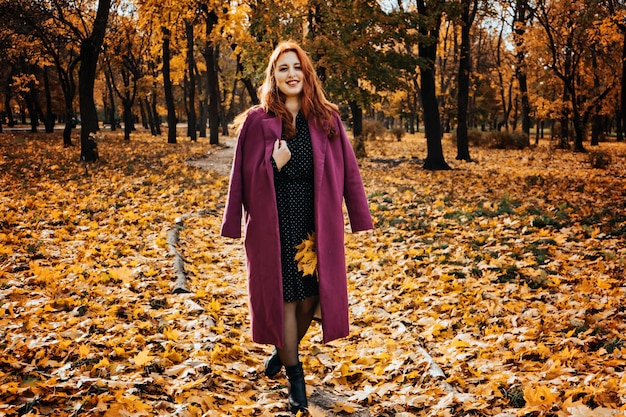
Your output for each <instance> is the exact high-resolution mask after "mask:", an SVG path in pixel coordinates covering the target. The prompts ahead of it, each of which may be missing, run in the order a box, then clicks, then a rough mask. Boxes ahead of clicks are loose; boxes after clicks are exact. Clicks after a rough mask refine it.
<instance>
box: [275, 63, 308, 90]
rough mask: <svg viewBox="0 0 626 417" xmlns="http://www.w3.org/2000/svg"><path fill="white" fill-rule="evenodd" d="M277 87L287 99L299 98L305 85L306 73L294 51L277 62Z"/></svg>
mask: <svg viewBox="0 0 626 417" xmlns="http://www.w3.org/2000/svg"><path fill="white" fill-rule="evenodd" d="M274 79H275V80H276V87H278V90H280V92H281V93H283V94H284V95H285V97H287V98H295V97H299V96H300V94H301V93H302V85H303V84H304V73H303V72H302V65H301V63H300V59H299V58H298V54H296V53H295V52H294V51H287V52H285V53H283V54H282V55H281V56H280V57H278V59H277V60H276V66H275V67H274Z"/></svg>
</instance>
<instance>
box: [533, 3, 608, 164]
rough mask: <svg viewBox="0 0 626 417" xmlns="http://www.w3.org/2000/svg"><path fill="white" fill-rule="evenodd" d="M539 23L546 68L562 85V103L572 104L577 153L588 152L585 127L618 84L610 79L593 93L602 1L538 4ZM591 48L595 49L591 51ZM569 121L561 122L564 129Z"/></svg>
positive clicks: (570, 106) (570, 109)
mask: <svg viewBox="0 0 626 417" xmlns="http://www.w3.org/2000/svg"><path fill="white" fill-rule="evenodd" d="M535 13H536V16H537V20H538V21H539V23H540V27H541V29H542V30H543V35H544V39H543V42H544V45H545V47H546V48H547V52H548V54H549V55H548V60H547V65H546V66H547V67H548V68H549V69H550V70H551V71H552V72H553V73H554V74H555V76H556V77H558V79H559V80H561V82H562V84H563V101H564V102H567V103H568V105H569V109H568V110H569V111H571V114H572V122H573V127H574V131H575V134H576V137H575V141H574V150H575V151H578V152H582V151H585V147H584V144H583V142H584V139H585V129H586V124H587V122H588V120H589V117H590V114H591V113H592V111H593V109H594V108H596V105H597V104H598V103H599V102H600V101H601V100H602V99H604V97H606V96H607V95H608V93H609V92H610V90H611V88H612V87H613V85H614V84H615V80H614V79H611V78H608V79H606V80H605V82H604V85H603V86H601V87H600V90H599V91H594V88H593V82H592V80H591V79H590V78H591V77H590V76H589V74H590V73H591V72H592V70H591V68H592V66H593V64H592V63H591V62H592V57H591V53H590V50H591V49H592V48H597V47H599V45H598V43H597V39H595V38H594V37H593V30H592V27H593V25H594V24H595V23H596V22H597V18H598V17H599V16H602V9H601V7H600V3H599V1H597V0H595V1H592V2H588V1H586V2H583V1H581V0H571V1H568V2H560V3H552V2H550V3H548V2H547V1H545V0H541V1H538V2H537V8H536V12H535ZM590 47H592V48H590ZM565 127H566V122H565V121H564V122H562V128H565Z"/></svg>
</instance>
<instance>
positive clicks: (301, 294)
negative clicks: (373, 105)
mask: <svg viewBox="0 0 626 417" xmlns="http://www.w3.org/2000/svg"><path fill="white" fill-rule="evenodd" d="M260 96H261V104H260V105H259V106H255V107H252V108H251V109H249V110H248V111H247V112H245V113H244V114H243V115H242V118H244V121H243V124H242V126H241V128H240V130H239V135H238V139H237V147H236V150H235V157H234V161H233V166H232V171H231V178H230V186H229V191H228V200H227V202H226V208H225V212H224V218H223V223H222V230H221V234H222V235H223V236H228V237H233V238H239V237H241V217H242V214H243V215H244V220H245V242H244V245H245V249H246V263H247V272H248V293H249V306H250V317H251V326H252V339H253V340H254V341H255V342H257V343H267V344H272V345H274V346H275V349H274V353H273V354H272V356H271V357H270V358H269V359H268V361H267V362H266V368H265V373H266V375H268V376H274V375H276V374H277V373H278V372H279V371H280V370H281V368H282V366H283V365H284V366H285V373H286V374H287V378H288V380H289V405H290V408H291V411H292V412H294V413H296V412H297V411H299V410H304V409H306V408H307V398H306V389H305V384H304V374H303V371H302V363H301V362H300V359H299V352H298V345H299V342H300V340H301V339H302V338H303V337H304V335H305V334H306V332H307V330H308V329H309V326H310V324H311V321H312V319H313V315H314V312H315V309H316V307H318V304H319V308H320V310H321V315H322V318H321V322H322V331H323V339H324V342H329V341H331V340H335V339H338V338H341V337H345V336H347V335H348V332H349V325H348V295H347V283H346V268H345V256H344V244H343V242H344V216H343V212H342V204H343V201H344V200H345V203H346V208H347V211H348V215H349V218H350V224H351V227H352V231H353V232H355V231H361V230H367V229H371V228H372V219H371V216H370V212H369V207H368V203H367V199H366V196H365V191H364V189H363V183H362V180H361V176H360V173H359V168H358V165H357V161H356V158H355V156H354V152H353V150H352V146H351V144H350V142H349V140H348V137H347V135H346V132H345V130H344V129H343V125H342V123H341V120H340V118H339V114H338V112H337V106H335V105H334V104H332V103H330V102H329V101H328V100H327V99H326V97H325V95H324V91H323V89H322V86H321V82H320V80H319V79H318V77H317V75H316V73H315V70H314V68H313V64H312V62H311V59H310V58H309V56H308V55H307V54H306V53H305V52H304V51H303V50H302V48H301V47H300V46H299V45H298V44H296V43H294V42H283V43H281V44H280V45H278V47H277V48H276V49H275V50H274V52H273V53H272V55H271V56H270V59H269V63H268V66H267V69H266V71H265V81H264V83H263V85H262V86H261V88H260ZM313 232H314V233H313ZM313 235H314V236H315V249H316V256H317V268H316V271H315V272H314V273H313V274H310V272H309V271H307V272H308V275H304V274H303V272H302V271H301V270H300V269H301V268H300V269H299V268H298V263H297V261H296V260H295V259H294V258H295V255H296V253H297V249H296V246H298V245H300V244H301V243H302V242H303V241H305V240H307V239H308V238H309V237H311V236H313Z"/></svg>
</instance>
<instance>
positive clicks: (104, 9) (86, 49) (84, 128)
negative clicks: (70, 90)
mask: <svg viewBox="0 0 626 417" xmlns="http://www.w3.org/2000/svg"><path fill="white" fill-rule="evenodd" d="M110 9H111V0H99V1H98V8H97V10H96V16H95V18H94V20H93V25H92V27H91V33H89V34H88V35H87V36H86V37H85V38H84V39H83V40H82V42H81V44H80V68H79V70H78V92H79V100H80V117H81V132H80V139H81V159H90V156H89V155H88V154H87V152H88V150H89V149H90V148H89V141H88V139H89V135H90V133H94V132H96V131H98V128H99V127H98V113H97V112H96V105H95V102H94V96H93V89H94V84H95V80H96V69H97V66H98V57H99V56H100V50H101V48H102V44H103V42H104V35H105V33H106V28H107V22H108V19H109V10H110Z"/></svg>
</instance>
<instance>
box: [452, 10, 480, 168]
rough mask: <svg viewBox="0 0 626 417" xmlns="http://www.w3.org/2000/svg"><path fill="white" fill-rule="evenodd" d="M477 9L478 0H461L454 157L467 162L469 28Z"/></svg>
mask: <svg viewBox="0 0 626 417" xmlns="http://www.w3.org/2000/svg"><path fill="white" fill-rule="evenodd" d="M477 9H478V0H462V1H461V56H460V58H459V75H458V83H459V89H458V98H457V111H458V119H457V120H458V125H457V133H456V146H457V154H456V159H458V160H464V161H468V162H469V161H471V160H472V158H471V157H470V153H469V140H468V138H467V116H468V106H469V87H470V73H471V71H472V57H471V55H470V53H471V52H470V51H471V39H470V29H471V27H472V24H473V22H474V18H475V17H476V11H477Z"/></svg>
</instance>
